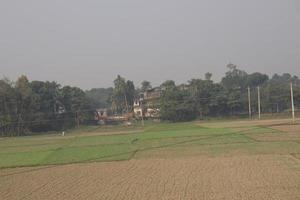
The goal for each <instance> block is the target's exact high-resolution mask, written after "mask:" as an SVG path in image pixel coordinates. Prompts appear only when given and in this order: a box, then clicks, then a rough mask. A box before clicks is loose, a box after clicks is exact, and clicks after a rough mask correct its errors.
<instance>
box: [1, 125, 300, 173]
mask: <svg viewBox="0 0 300 200" xmlns="http://www.w3.org/2000/svg"><path fill="white" fill-rule="evenodd" d="M230 123H232V122H230ZM226 124H228V123H226V122H214V123H199V122H189V123H176V124H171V123H149V124H146V125H145V127H141V126H132V127H125V126H116V127H95V126H94V127H82V128H80V129H77V130H73V131H69V132H67V133H66V135H65V136H61V135H60V134H58V133H56V134H50V135H46V134H44V135H38V136H25V137H15V138H1V139H0V168H7V167H20V166H39V165H53V164H67V163H78V162H91V161H117V160H128V159H132V158H137V159H138V158H144V157H147V156H153V155H157V154H159V153H167V155H168V156H187V155H193V154H208V155H212V156H214V155H220V154H234V153H239V154H241V153H246V154H256V153H259V154H268V153H272V154H274V153H278V154H281V153H285V154H297V155H299V153H300V144H299V141H300V140H299V139H300V138H299V137H298V138H292V139H289V138H286V139H280V138H281V136H282V135H283V136H284V133H282V132H281V131H278V130H274V129H272V128H270V127H268V126H263V125H253V124H248V125H247V124H243V125H240V126H227V125H226ZM233 124H234V123H233ZM104 133H105V135H103V134H104ZM264 134H267V135H268V137H269V138H270V137H271V138H272V137H274V138H275V139H272V140H268V139H267V140H266V139H262V140H260V139H259V138H260V137H261V136H263V135H264ZM276 137H278V138H279V139H277V140H276ZM257 138H258V139H257Z"/></svg>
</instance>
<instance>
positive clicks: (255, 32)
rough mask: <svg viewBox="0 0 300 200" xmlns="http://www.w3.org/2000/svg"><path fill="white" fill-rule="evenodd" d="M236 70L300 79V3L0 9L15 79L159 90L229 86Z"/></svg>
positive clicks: (10, 1)
mask: <svg viewBox="0 0 300 200" xmlns="http://www.w3.org/2000/svg"><path fill="white" fill-rule="evenodd" d="M229 62H232V63H234V64H236V65H238V66H240V68H241V69H244V70H246V71H248V72H254V71H260V72H264V73H268V74H273V73H282V72H289V73H292V74H294V75H298V76H300V1H299V0H180V1H179V0H148V1H143V0H0V75H1V76H7V77H9V78H11V79H15V78H16V77H17V76H19V75H21V74H26V75H27V76H28V77H29V79H30V80H55V81H58V82H59V83H62V84H70V85H74V86H80V87H82V88H84V89H87V88H92V87H107V86H111V85H112V81H113V79H114V78H115V77H116V75H117V74H120V75H122V76H125V77H126V78H127V79H131V80H133V81H134V82H135V83H136V84H139V83H140V82H141V81H142V80H144V79H146V80H149V81H151V82H152V83H153V85H158V84H159V83H161V82H162V81H163V80H166V79H173V80H175V81H176V82H177V83H182V82H186V81H187V80H189V79H191V78H202V77H204V73H205V72H208V71H209V72H212V73H213V75H214V79H215V80H219V79H220V77H221V76H222V75H223V74H224V72H225V71H226V65H227V64H228V63H229Z"/></svg>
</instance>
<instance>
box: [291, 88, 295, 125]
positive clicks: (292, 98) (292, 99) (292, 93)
mask: <svg viewBox="0 0 300 200" xmlns="http://www.w3.org/2000/svg"><path fill="white" fill-rule="evenodd" d="M291 102H292V116H293V122H295V106H294V92H293V83H291Z"/></svg>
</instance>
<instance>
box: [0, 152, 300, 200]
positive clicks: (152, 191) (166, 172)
mask: <svg viewBox="0 0 300 200" xmlns="http://www.w3.org/2000/svg"><path fill="white" fill-rule="evenodd" d="M0 196H1V199H10V200H13V199H55V200H58V199H137V200H142V199H153V200H157V199H203V200H210V199H211V200H212V199H214V200H215V199H230V200H234V199H236V200H241V199H246V200H248V199H249V200H253V199H259V200H261V199H278V200H279V199H285V200H298V199H300V160H298V159H297V158H295V157H294V156H290V155H254V156H232V157H204V156H197V157H188V158H174V159H138V160H130V161H122V162H110V163H89V164H76V165H64V166H55V167H40V168H21V169H5V170H2V171H0Z"/></svg>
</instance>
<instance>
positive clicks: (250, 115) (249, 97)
mask: <svg viewBox="0 0 300 200" xmlns="http://www.w3.org/2000/svg"><path fill="white" fill-rule="evenodd" d="M248 102H249V119H251V118H252V114H251V93H250V87H248Z"/></svg>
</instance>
